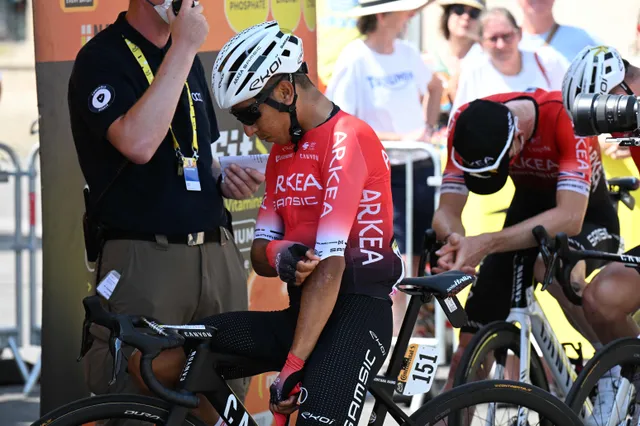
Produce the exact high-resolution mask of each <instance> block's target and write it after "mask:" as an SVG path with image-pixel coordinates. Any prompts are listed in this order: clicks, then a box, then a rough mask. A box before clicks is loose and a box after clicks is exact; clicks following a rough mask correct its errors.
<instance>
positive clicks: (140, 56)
mask: <svg viewBox="0 0 640 426" xmlns="http://www.w3.org/2000/svg"><path fill="white" fill-rule="evenodd" d="M124 41H125V42H127V46H129V50H131V53H133V56H134V57H135V58H136V60H137V61H138V64H140V68H142V71H143V72H144V75H145V77H147V81H148V82H149V85H151V83H153V78H154V76H153V71H151V68H150V67H149V63H148V62H147V58H145V56H144V53H142V50H141V49H140V48H139V47H138V46H136V45H135V44H134V43H132V42H131V41H129V40H128V39H127V38H126V37H125V39H124ZM184 85H185V86H186V87H187V96H188V97H189V115H190V116H191V128H192V129H193V142H192V144H191V148H192V149H193V159H194V161H197V160H198V132H197V128H196V109H195V108H194V106H193V99H192V98H191V90H190V89H189V83H188V82H186V81H185V83H184ZM169 131H170V132H171V136H172V137H173V148H174V149H175V150H176V156H177V157H178V160H180V165H182V160H183V158H184V156H183V155H182V151H181V150H180V145H179V144H178V140H177V139H176V135H175V133H174V132H173V128H172V127H171V125H169Z"/></svg>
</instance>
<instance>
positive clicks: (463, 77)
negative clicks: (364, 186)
mask: <svg viewBox="0 0 640 426" xmlns="http://www.w3.org/2000/svg"><path fill="white" fill-rule="evenodd" d="M334 3H335V2H334ZM339 3H340V4H341V6H342V9H343V10H340V11H338V13H342V14H344V16H349V17H351V18H352V19H354V20H355V21H356V29H357V31H354V32H352V33H349V34H346V39H348V40H347V42H346V45H345V42H344V41H343V42H342V45H343V46H344V47H343V48H342V49H341V50H338V49H334V56H332V57H330V58H327V60H328V61H329V62H332V61H333V64H331V70H330V78H329V79H327V81H326V82H325V84H326V87H325V88H324V89H325V93H326V94H327V96H328V97H329V98H330V99H332V100H333V101H334V102H335V103H336V104H338V105H339V106H340V107H341V108H342V109H343V110H345V111H346V112H348V113H350V114H353V115H355V116H357V117H359V118H361V119H363V120H364V121H365V122H367V123H368V124H369V125H371V126H372V127H373V129H374V130H375V131H376V132H377V133H378V136H379V137H380V139H381V140H383V141H386V142H387V147H388V148H389V146H392V145H389V144H392V143H393V141H418V142H422V143H429V144H433V145H434V146H437V147H442V146H444V145H445V144H446V136H447V124H448V120H449V117H450V116H451V115H452V114H451V113H452V111H455V109H456V108H458V107H459V106H461V105H463V104H465V103H468V102H470V101H472V100H474V99H478V98H481V97H485V96H489V95H493V94H497V93H505V92H524V91H527V90H529V89H532V88H542V89H544V90H548V91H553V90H560V88H561V85H562V80H563V77H564V73H565V72H566V70H567V69H568V67H569V64H570V62H571V60H572V59H573V58H574V57H575V56H576V54H578V52H580V50H581V49H582V48H584V47H585V46H587V45H599V44H602V41H601V40H599V39H598V38H597V37H595V36H593V35H592V34H590V33H589V32H588V31H586V30H585V29H583V28H579V27H576V26H570V25H564V24H562V23H561V22H558V21H557V20H556V19H555V17H554V13H553V6H554V3H555V1H554V0H518V1H517V2H513V5H512V6H511V7H510V8H503V7H491V0H489V1H488V2H487V1H486V0H437V1H435V3H437V4H438V5H439V7H440V8H441V10H442V14H441V18H440V25H439V33H440V34H439V35H440V37H439V39H438V40H437V41H435V42H433V43H431V44H430V45H427V46H423V48H422V51H420V50H419V49H418V48H417V46H416V45H415V44H414V43H412V42H410V41H408V40H407V29H408V26H409V23H410V21H411V19H412V18H413V17H414V16H416V15H417V14H419V13H420V12H421V11H422V9H423V8H424V7H425V6H428V5H430V4H431V3H434V1H433V0H396V1H390V2H383V3H380V2H375V4H376V5H374V6H371V5H369V4H368V3H369V2H368V1H367V0H354V1H352V2H345V1H341V2H339ZM347 3H350V4H349V5H347ZM515 8H519V9H520V10H518V11H516V10H515ZM514 12H518V14H519V15H521V16H522V17H523V18H522V21H521V22H520V23H518V22H517V20H516V18H515V17H514ZM637 30H638V32H639V33H640V14H639V15H638V28H637ZM342 37H343V39H344V38H345V34H342ZM635 47H636V49H634V50H635V51H636V52H637V51H638V50H639V49H638V48H640V45H638V44H636V46H635ZM320 65H321V66H322V65H323V64H320ZM324 65H325V66H326V64H324ZM602 140H603V143H604V138H603V139H602ZM602 148H603V152H604V153H606V154H607V155H609V156H610V157H612V158H625V157H627V156H628V155H629V154H628V149H625V148H619V147H618V146H617V145H612V144H610V145H606V146H605V145H604V144H603V145H602ZM389 153H390V158H391V164H392V190H393V199H394V210H395V217H394V231H395V233H396V238H397V239H398V243H399V245H400V248H401V251H402V253H403V255H405V256H407V255H412V256H413V259H414V260H413V265H414V270H413V271H412V272H413V274H414V275H415V273H416V272H417V271H416V270H415V266H417V263H418V262H417V259H418V256H419V248H420V245H421V240H422V235H423V234H424V231H425V230H426V229H428V228H429V227H430V226H431V221H432V217H433V211H434V189H433V187H431V186H429V185H427V183H426V180H427V177H429V176H432V175H433V174H434V170H433V166H434V165H433V162H432V160H431V158H430V157H429V156H428V155H427V154H426V152H425V151H420V150H415V151H412V152H411V156H412V158H413V162H414V163H413V164H414V172H413V182H414V192H413V206H414V208H413V218H414V223H413V225H414V226H413V230H412V235H413V242H414V244H413V247H412V248H409V247H406V246H405V244H404V241H405V237H406V232H407V230H406V226H405V225H406V224H405V215H406V211H405V198H406V193H405V179H406V166H405V161H406V160H405V155H406V151H394V150H393V149H389ZM395 297H396V298H395V299H394V318H395V320H396V321H395V325H394V332H395V333H397V331H398V330H399V327H400V321H401V320H402V317H403V315H404V310H405V306H406V305H405V304H404V303H402V302H403V301H404V300H405V299H404V296H403V295H396V296H395ZM416 334H418V335H423V336H432V335H433V321H432V308H431V309H430V308H429V306H427V305H425V307H423V312H422V313H421V321H420V322H419V324H418V325H417V329H416Z"/></svg>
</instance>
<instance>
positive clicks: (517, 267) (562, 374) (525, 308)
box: [487, 255, 577, 426]
mask: <svg viewBox="0 0 640 426" xmlns="http://www.w3.org/2000/svg"><path fill="white" fill-rule="evenodd" d="M513 263H514V265H513V266H514V272H513V286H512V296H511V310H510V312H509V316H508V317H507V319H506V322H508V323H511V324H516V323H517V324H519V325H520V353H519V354H518V355H519V357H520V366H519V380H520V381H521V382H523V383H527V384H532V383H531V374H530V367H531V336H532V335H533V338H534V340H535V341H536V343H537V344H538V347H539V348H540V351H541V352H542V355H543V359H544V360H546V362H547V365H548V367H549V369H550V371H551V374H552V376H553V379H554V382H555V384H556V386H557V388H558V389H557V393H558V395H557V396H558V397H559V398H560V399H561V400H564V398H565V397H566V395H567V394H568V393H569V389H571V386H572V385H573V383H574V382H575V380H576V378H577V374H576V372H575V371H574V370H573V368H572V366H571V362H570V361H569V358H568V357H567V354H566V353H565V350H564V348H563V347H562V345H561V344H560V342H559V341H558V338H557V337H556V335H555V333H554V332H553V329H552V328H551V325H550V324H549V320H548V319H547V317H546V315H545V314H544V312H543V310H542V308H541V307H540V304H539V303H538V300H537V299H536V297H535V294H534V285H535V283H534V282H533V281H532V282H529V283H525V282H524V271H523V269H524V257H523V256H521V255H516V256H515V258H514V262H513ZM496 372H497V373H498V374H503V373H504V371H503V369H502V366H500V365H498V364H496ZM494 413H495V405H493V404H492V405H491V406H490V408H489V414H488V416H487V419H490V418H491V417H493V414H494ZM527 418H528V409H527V408H523V407H520V408H519V411H518V426H520V425H526V424H527V422H526V419H527Z"/></svg>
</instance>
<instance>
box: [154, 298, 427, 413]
mask: <svg viewBox="0 0 640 426" xmlns="http://www.w3.org/2000/svg"><path fill="white" fill-rule="evenodd" d="M428 299H430V297H424V296H411V299H410V301H409V306H408V308H407V312H406V314H405V317H404V319H403V322H402V328H401V329H400V333H399V335H398V340H397V342H396V344H395V347H394V349H393V352H392V353H391V354H390V356H391V359H390V362H389V366H388V368H387V372H386V373H385V374H384V375H376V376H375V377H374V379H373V381H372V382H371V385H370V386H369V388H368V391H369V392H370V393H371V394H372V395H373V396H374V397H375V403H374V408H373V411H372V413H371V417H370V420H369V424H372V425H373V426H382V424H383V423H384V418H385V416H386V414H387V413H389V414H391V416H392V417H393V418H394V420H395V421H396V422H398V424H401V425H402V424H406V425H408V426H416V425H413V424H412V422H411V421H410V419H409V416H408V415H407V414H406V413H405V412H404V411H403V410H402V409H401V408H400V407H399V406H398V405H397V404H396V403H395V402H394V401H393V392H394V390H395V388H396V385H397V378H398V375H399V374H400V370H401V369H402V366H403V362H404V355H405V351H406V349H407V347H408V345H409V340H410V339H411V333H412V332H413V325H414V324H415V322H416V320H417V318H418V313H419V311H420V307H421V306H422V304H424V303H426V302H428ZM225 358H226V361H225V362H228V363H229V364H235V365H238V364H239V362H238V361H240V360H245V361H244V362H243V363H242V364H243V365H247V359H246V358H244V357H238V356H235V355H224V354H219V353H213V352H211V350H210V348H209V342H208V341H207V342H204V343H202V344H200V345H199V346H198V347H197V348H195V349H193V350H191V352H190V353H189V355H188V356H187V360H186V362H185V365H184V367H183V369H182V372H181V374H180V379H179V382H178V386H177V387H176V389H177V390H182V389H184V390H188V391H189V392H200V393H202V392H207V395H208V396H209V397H210V399H211V404H212V405H213V407H214V408H215V409H216V411H217V412H218V413H220V415H221V416H222V418H223V419H224V420H225V422H226V423H227V424H229V425H236V426H259V425H258V423H257V422H256V420H255V419H254V418H253V417H252V416H251V414H249V412H248V411H247V409H246V407H245V406H244V404H243V403H242V401H241V400H240V399H239V398H238V397H237V396H236V395H235V393H234V392H233V390H232V389H231V388H230V387H229V385H228V384H227V382H226V381H225V380H224V379H223V378H222V376H221V375H220V374H219V373H218V372H217V371H216V370H215V369H212V368H211V365H212V363H217V362H219V361H220V360H221V359H225ZM365 397H366V392H364V391H363V392H357V390H356V394H354V402H355V403H357V404H361V405H362V406H363V405H364V403H365ZM188 412H189V408H187V407H182V406H178V405H174V406H173V407H172V410H171V413H170V414H169V418H168V419H167V423H166V425H167V426H178V425H181V424H182V421H183V420H184V418H185V416H186V415H187V413H188ZM363 414H364V413H363ZM327 421H328V419H327ZM320 422H322V420H320ZM348 426H357V425H355V424H354V425H348Z"/></svg>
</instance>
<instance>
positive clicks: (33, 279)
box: [27, 144, 42, 346]
mask: <svg viewBox="0 0 640 426" xmlns="http://www.w3.org/2000/svg"><path fill="white" fill-rule="evenodd" d="M39 155H40V145H39V144H36V145H34V147H33V148H32V149H31V153H30V154H29V166H28V167H29V168H28V169H27V177H28V179H29V184H28V185H29V187H28V191H29V239H28V240H27V250H29V326H30V330H31V333H30V335H29V342H30V343H31V344H32V345H34V346H40V339H41V335H42V333H41V327H40V326H38V325H36V312H38V304H37V300H38V298H37V297H36V296H37V289H36V284H37V280H38V279H37V272H36V271H37V263H38V260H37V253H38V249H40V248H41V247H40V246H39V244H38V237H37V235H36V219H37V210H36V205H37V204H36V200H37V197H36V186H37V185H36V181H37V179H38V170H37V163H38V158H39Z"/></svg>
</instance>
